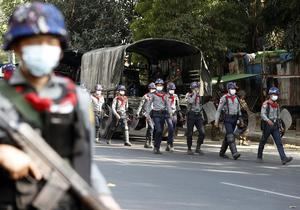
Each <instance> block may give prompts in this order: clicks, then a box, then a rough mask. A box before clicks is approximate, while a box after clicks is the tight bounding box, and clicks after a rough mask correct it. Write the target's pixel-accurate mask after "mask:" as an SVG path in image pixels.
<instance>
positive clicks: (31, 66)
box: [22, 45, 61, 77]
mask: <svg viewBox="0 0 300 210" xmlns="http://www.w3.org/2000/svg"><path fill="white" fill-rule="evenodd" d="M60 55H61V48H60V47H59V46H51V45H28V46H24V47H23V48H22V59H23V62H24V65H25V67H26V69H27V70H28V71H29V72H30V74H31V75H33V76H35V77H42V76H45V75H48V74H50V73H51V72H52V71H53V69H54V68H55V67H56V66H57V65H58V63H59V59H60Z"/></svg>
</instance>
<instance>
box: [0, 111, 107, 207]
mask: <svg viewBox="0 0 300 210" xmlns="http://www.w3.org/2000/svg"><path fill="white" fill-rule="evenodd" d="M0 120H1V125H2V126H3V125H4V129H5V130H6V131H7V132H8V134H9V135H10V136H11V137H12V139H13V140H14V141H15V143H17V144H18V145H19V146H20V147H21V148H22V149H23V151H24V152H26V153H27V154H28V155H29V156H30V157H31V158H32V160H34V161H35V163H36V164H37V165H38V167H39V169H40V171H41V173H42V175H43V178H44V179H45V180H46V181H48V180H49V179H50V177H51V174H53V173H55V174H56V178H57V179H58V181H60V182H62V183H63V185H64V188H65V189H62V190H64V191H66V190H68V189H71V191H72V192H74V194H75V195H76V197H78V198H79V199H80V201H81V202H82V204H83V205H84V206H85V207H86V209H90V210H109V209H108V208H107V207H106V206H105V204H104V203H102V202H101V201H100V199H98V197H97V196H98V193H97V192H96V191H95V190H94V189H92V188H91V187H90V186H89V185H88V183H87V182H86V181H85V180H84V179H83V178H81V177H80V175H79V174H78V173H77V172H76V171H75V170H74V169H73V168H72V167H71V166H70V165H69V164H68V163H67V162H66V161H65V160H64V159H63V158H62V157H60V155H58V154H57V153H56V151H55V150H53V149H52V147H51V146H49V145H48V144H47V143H46V141H45V140H44V139H43V138H42V137H41V136H40V135H39V134H38V132H36V131H35V130H34V129H33V128H32V127H31V126H30V125H29V124H27V123H24V122H21V123H18V124H17V123H15V122H8V121H7V120H6V119H5V117H4V113H1V114H0ZM46 185H47V184H46ZM45 187H46V186H45ZM41 191H43V189H42V190H41ZM38 197H39V195H38V196H37V198H38ZM58 201H59V199H58V200H57V201H53V199H51V198H50V199H48V200H47V202H48V203H47V204H45V206H44V207H43V208H42V209H52V207H54V205H55V204H56V203H55V202H58ZM38 203H39V202H38ZM33 204H34V202H33ZM40 205H43V204H40ZM46 206H47V207H46Z"/></svg>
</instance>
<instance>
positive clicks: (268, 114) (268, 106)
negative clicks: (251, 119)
mask: <svg viewBox="0 0 300 210" xmlns="http://www.w3.org/2000/svg"><path fill="white" fill-rule="evenodd" d="M267 117H268V118H269V117H270V104H269V102H267Z"/></svg>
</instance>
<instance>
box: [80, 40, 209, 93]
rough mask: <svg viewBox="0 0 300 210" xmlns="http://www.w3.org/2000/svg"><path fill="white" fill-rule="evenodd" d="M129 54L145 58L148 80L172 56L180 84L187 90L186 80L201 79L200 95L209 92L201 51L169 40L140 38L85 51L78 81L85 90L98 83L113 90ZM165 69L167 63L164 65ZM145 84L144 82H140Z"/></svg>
mask: <svg viewBox="0 0 300 210" xmlns="http://www.w3.org/2000/svg"><path fill="white" fill-rule="evenodd" d="M130 53H135V54H138V55H141V56H143V57H144V58H145V59H146V60H147V61H148V65H147V67H146V68H147V71H148V74H147V75H148V81H147V83H148V82H151V81H153V78H151V72H152V71H153V66H160V65H161V66H162V67H165V66H166V65H164V64H166V62H169V63H170V60H172V59H176V61H177V62H178V63H180V68H181V69H182V80H183V82H182V84H181V85H182V86H183V87H185V88H184V90H186V89H187V87H188V86H189V83H190V82H192V81H194V80H197V81H202V82H203V84H204V85H203V87H202V88H203V95H209V94H211V77H210V72H209V71H208V69H207V68H205V66H206V65H203V63H204V58H203V55H202V53H201V51H200V50H199V49H198V48H196V47H194V46H192V45H190V44H188V43H185V42H182V41H178V40H172V39H157V38H149V39H143V40H140V41H137V42H134V43H132V44H127V45H121V46H117V47H107V48H101V49H96V50H93V51H90V52H87V53H85V54H84V55H83V56H82V63H81V82H82V83H84V84H85V85H86V87H87V88H88V89H92V88H93V87H94V85H95V84H97V83H100V84H102V85H103V86H104V87H105V89H114V88H115V87H116V86H117V85H118V84H120V83H121V82H122V79H123V78H122V77H123V76H124V74H123V73H124V69H125V68H126V67H125V66H124V62H125V57H126V55H128V54H130ZM166 68H167V70H168V71H170V70H169V68H170V67H169V66H168V67H166ZM141 86H145V84H141Z"/></svg>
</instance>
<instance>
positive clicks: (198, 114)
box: [186, 82, 205, 155]
mask: <svg viewBox="0 0 300 210" xmlns="http://www.w3.org/2000/svg"><path fill="white" fill-rule="evenodd" d="M190 88H191V91H192V92H190V93H187V94H186V100H187V103H188V110H187V147H188V150H187V154H188V155H193V154H194V153H193V151H192V144H193V130H194V126H196V128H197V131H198V133H199V134H198V140H197V146H196V150H195V153H199V154H202V152H201V145H202V144H203V141H204V138H205V130H204V126H203V118H202V105H201V96H200V94H199V90H200V85H199V83H198V82H192V83H191V85H190Z"/></svg>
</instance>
